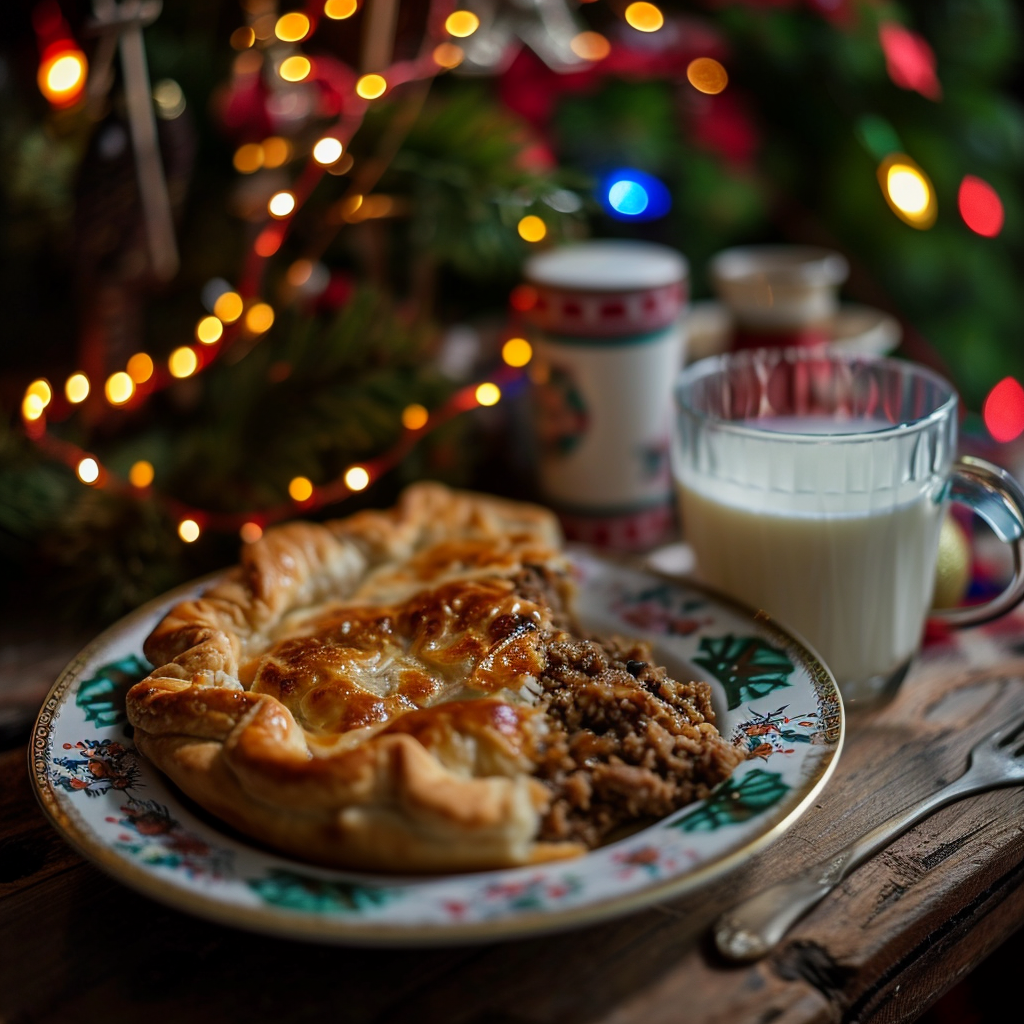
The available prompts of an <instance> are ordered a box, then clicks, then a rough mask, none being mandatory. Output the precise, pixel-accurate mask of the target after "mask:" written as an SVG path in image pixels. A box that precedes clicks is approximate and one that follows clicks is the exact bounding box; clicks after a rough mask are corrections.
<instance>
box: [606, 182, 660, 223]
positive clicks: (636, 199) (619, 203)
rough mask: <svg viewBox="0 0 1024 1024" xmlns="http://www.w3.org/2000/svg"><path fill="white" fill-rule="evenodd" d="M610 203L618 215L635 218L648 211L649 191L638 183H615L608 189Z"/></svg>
mask: <svg viewBox="0 0 1024 1024" xmlns="http://www.w3.org/2000/svg"><path fill="white" fill-rule="evenodd" d="M608 202H609V203H611V204H612V207H613V208H614V210H615V212H616V213H621V214H625V215H626V216H627V217H635V216H636V215H637V214H639V213H643V212H644V210H646V209H647V205H648V203H649V202H650V200H649V199H648V197H647V190H646V189H645V188H644V187H643V185H641V184H640V183H639V182H637V181H626V180H625V179H623V180H622V181H617V182H615V184H614V185H612V187H611V188H610V189H608Z"/></svg>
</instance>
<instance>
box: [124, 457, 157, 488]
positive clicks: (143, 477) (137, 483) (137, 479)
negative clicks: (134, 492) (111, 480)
mask: <svg viewBox="0 0 1024 1024" xmlns="http://www.w3.org/2000/svg"><path fill="white" fill-rule="evenodd" d="M155 475H156V474H155V472H154V470H153V463H152V462H147V461H146V460H145V459H139V461H138V462H133V463H132V468H131V469H129V470H128V480H129V481H130V482H131V485H132V487H140V488H141V487H148V486H149V485H150V484H151V483H152V482H153V477H154V476H155Z"/></svg>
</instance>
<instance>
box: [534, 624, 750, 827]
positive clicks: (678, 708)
mask: <svg viewBox="0 0 1024 1024" xmlns="http://www.w3.org/2000/svg"><path fill="white" fill-rule="evenodd" d="M540 683H541V686H542V687H543V694H542V696H541V703H542V704H543V705H544V706H545V707H546V709H547V712H548V723H549V727H550V732H549V735H548V737H547V740H546V743H545V748H544V750H543V751H542V756H541V759H540V762H539V764H538V767H537V769H536V775H537V776H538V777H539V778H541V779H543V780H544V782H546V783H547V784H548V786H549V787H550V788H551V789H552V790H553V792H554V797H553V800H552V802H551V806H550V808H549V809H548V812H547V814H546V816H545V818H544V820H543V823H542V825H541V831H540V838H542V839H546V840H562V839H574V840H578V841H581V842H584V843H586V844H587V845H588V846H596V845H597V844H598V843H600V842H601V841H602V840H604V839H605V838H607V836H608V835H609V833H611V832H612V831H613V830H614V829H616V828H617V827H618V826H620V825H623V824H626V823H628V822H635V821H637V820H638V819H644V818H660V817H664V816H665V815H666V814H669V813H670V812H672V811H674V810H676V809H677V808H679V807H682V806H683V805H684V804H688V803H691V802H692V801H694V800H699V799H701V798H703V797H705V796H707V795H708V793H709V792H710V791H711V790H712V789H713V788H714V786H716V785H717V784H718V783H719V782H721V781H722V780H723V779H725V778H727V777H728V776H729V775H730V774H731V773H732V770H733V769H734V768H735V767H736V765H737V764H738V763H739V762H740V761H741V760H742V759H743V753H742V751H741V750H740V749H739V748H737V747H734V746H732V745H731V744H729V743H727V742H726V741H725V740H724V739H722V737H721V736H720V735H719V734H718V730H717V729H716V728H715V726H714V720H715V715H714V711H713V710H712V708H711V693H710V688H709V687H708V684H707V683H703V682H699V683H679V682H676V681H674V680H672V679H670V678H669V677H668V675H667V674H666V672H665V670H664V669H663V668H659V667H657V666H655V665H652V664H651V663H650V652H649V651H648V649H647V648H646V646H645V645H643V644H637V643H631V642H629V641H623V640H618V639H613V640H605V641H597V640H580V639H577V638H575V637H572V636H570V635H569V634H567V633H559V634H556V635H555V636H553V637H552V639H551V641H550V642H549V643H548V645H547V668H546V670H545V672H544V674H543V675H542V676H541V678H540Z"/></svg>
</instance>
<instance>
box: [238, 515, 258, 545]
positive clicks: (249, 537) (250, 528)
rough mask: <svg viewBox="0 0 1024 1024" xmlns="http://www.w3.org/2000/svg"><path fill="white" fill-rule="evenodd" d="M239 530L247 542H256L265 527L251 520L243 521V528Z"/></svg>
mask: <svg viewBox="0 0 1024 1024" xmlns="http://www.w3.org/2000/svg"><path fill="white" fill-rule="evenodd" d="M238 532H239V533H240V534H241V537H242V540H244V541H245V543H246V544H255V543H256V541H258V540H259V539H260V537H262V536H263V527H262V526H260V524H259V523H254V522H252V521H251V520H250V521H249V522H248V523H242V528H241V529H240V530H239V531H238Z"/></svg>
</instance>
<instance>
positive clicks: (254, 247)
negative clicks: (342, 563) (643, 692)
mask: <svg viewBox="0 0 1024 1024" xmlns="http://www.w3.org/2000/svg"><path fill="white" fill-rule="evenodd" d="M4 19H5V26H4V32H3V43H2V47H3V48H2V51H0V103H2V110H3V119H2V139H3V148H4V159H3V161H2V164H0V203H2V218H3V224H4V231H3V233H2V236H0V245H2V247H3V264H4V273H3V275H2V276H0V309H2V310H3V323H4V333H3V336H4V339H5V344H4V359H3V364H2V376H0V404H2V408H3V412H4V415H3V417H2V419H0V563H2V564H0V571H2V576H3V578H4V579H5V580H7V581H10V582H11V583H12V593H16V594H17V603H18V606H19V608H20V607H23V606H24V605H25V603H26V602H28V603H30V602H31V601H32V600H33V599H34V598H36V597H39V598H40V599H41V600H43V601H45V602H49V601H50V600H51V599H52V598H53V596H54V595H57V596H58V597H59V599H60V601H61V607H62V608H64V609H66V613H67V615H68V616H69V617H75V618H77V619H81V620H83V621H84V620H86V619H89V620H109V619H111V618H113V617H115V616H116V615H118V614H120V613H121V612H123V611H125V610H127V609H129V608H131V607H134V606H135V605H137V604H138V603H139V602H141V601H142V600H144V599H146V598H148V597H151V596H153V595H155V594H159V593H161V592H163V591H164V590H166V589H167V588H168V587H169V586H171V585H173V584H174V583H176V582H178V581H180V580H182V579H186V578H189V577H191V576H194V575H196V574H197V573H198V572H201V571H204V570H207V569H210V568H212V567H215V566H218V565H222V564H225V563H227V562H230V561H232V560H233V559H234V556H235V552H236V551H237V544H238V537H239V534H240V533H241V534H242V536H243V537H246V538H248V539H251V538H252V537H255V536H257V535H258V534H259V532H260V531H261V530H262V529H263V528H264V527H265V526H267V525H268V524H269V523H271V522H274V521H277V520H279V519H282V518H287V517H289V516H292V515H295V514H319V513H321V512H323V513H324V514H341V513H344V512H345V511H348V510H352V509H354V508H356V507H358V506H359V505H360V504H361V503H362V504H367V503H369V504H378V505H379V504H386V503H388V502H389V501H390V500H391V499H392V498H393V496H394V494H395V493H396V492H397V489H398V488H399V487H400V486H401V485H402V484H403V483H405V482H408V481H409V480H410V479H413V478H416V477H420V476H424V475H426V476H432V477H437V478H441V479H445V480H448V481H450V482H452V483H456V484H469V485H473V486H477V487H481V488H485V489H491V490H499V491H502V490H504V491H515V492H519V493H528V491H529V467H528V465H526V464H525V463H526V460H525V459H524V456H523V450H524V446H523V444H521V443H520V442H519V436H520V433H521V431H520V430H519V429H518V427H517V419H518V414H517V398H516V396H517V395H518V394H519V393H520V392H521V391H522V390H523V385H524V375H525V374H527V373H528V371H529V365H528V364H529V360H530V354H531V353H530V348H529V345H528V344H526V345H525V346H524V345H522V344H519V345H518V346H517V345H515V344H512V345H509V344H507V343H508V342H509V341H510V340H515V339H517V338H519V337H520V335H521V334H523V333H524V331H523V328H522V326H521V317H522V315H523V313H524V312H527V311H528V309H529V306H530V303H531V301H532V300H533V297H532V296H531V294H530V292H531V290H530V288H529V287H525V286H523V285H522V284H521V278H520V274H521V267H522V263H523V260H524V258H525V257H526V256H527V255H529V254H530V253H531V252H534V251H537V250H539V249H543V248H544V247H547V246H550V245H554V244H558V243H559V242H562V241H565V240H571V239H579V238H586V237H594V236H596V237H631V238H641V239H648V240H653V241H657V242H661V243H665V244H667V245H670V246H672V247H674V248H676V249H678V250H679V251H681V252H682V253H684V254H685V255H686V256H687V257H688V259H689V261H690V267H691V277H692V290H693V296H694V298H696V299H697V300H698V302H697V305H696V306H695V316H694V320H693V328H694V329H693V332H692V339H691V349H692V351H691V356H692V355H693V354H694V353H695V352H696V350H697V349H700V348H701V347H702V346H703V348H705V349H707V348H710V349H714V347H715V345H716V344H718V346H719V347H721V344H722V343H723V338H722V336H721V332H722V328H721V324H720V317H719V316H718V314H720V313H721V309H720V308H719V307H717V306H716V305H715V304H714V303H713V302H707V301H704V302H701V301H700V300H708V299H709V298H711V297H712V296H711V291H710V286H709V280H708V270H707V268H708V261H709V259H710V258H711V257H712V255H713V254H714V253H716V252H718V251H720V250H722V249H723V248H725V247H727V246H731V245H735V244H740V243H756V242H782V243H804V244H808V243H809V244H813V245H818V246H824V247H826V248H829V249H833V250H837V251H839V252H841V253H843V254H844V255H845V256H846V258H847V260H848V261H849V263H850V266H851V273H850V276H849V279H848V281H847V282H846V285H845V288H844V301H849V302H852V303H856V304H858V308H859V309H860V310H861V312H862V313H864V312H865V310H866V311H867V314H866V315H867V316H868V324H867V326H868V327H869V328H870V327H875V328H878V327H879V326H883V327H885V326H887V327H888V330H889V333H888V334H887V335H886V337H888V338H889V339H890V344H889V345H888V346H887V349H891V348H892V347H893V345H895V344H896V342H897V341H898V342H899V348H898V349H897V352H898V354H901V355H906V356H908V357H910V358H914V359H917V360H919V361H922V362H926V363H928V364H930V365H932V366H934V367H936V368H938V369H939V370H940V371H941V372H943V373H945V374H946V375H947V376H948V377H950V378H951V379H952V380H953V381H954V383H955V384H956V386H957V387H958V389H959V390H960V391H961V394H962V397H963V402H964V407H965V410H966V418H965V420H964V430H965V434H966V436H967V438H968V439H969V440H971V439H972V438H973V443H975V444H977V445H980V446H982V447H987V448H988V449H991V448H992V447H993V446H995V448H996V449H998V450H997V451H995V452H993V451H991V450H989V451H987V454H988V455H989V456H990V457H994V458H996V459H997V460H1000V459H1001V460H1002V461H1003V462H1004V463H1006V462H1009V463H1011V464H1012V463H1013V458H1014V456H1013V454H1012V452H1013V450H1014V449H1013V441H1014V439H1015V438H1016V437H1017V436H1019V434H1020V432H1021V430H1022V429H1024V390H1022V389H1021V386H1020V384H1019V381H1021V380H1024V345H1022V344H1021V336H1020V326H1019V313H1018V303H1019V301H1020V289H1019V271H1020V267H1021V258H1020V257H1021V252H1022V247H1024V226H1022V225H1024V209H1022V201H1024V196H1022V188H1021V185H1022V182H1024V176H1022V169H1024V115H1022V109H1021V105H1020V102H1019V98H1020V92H1021V83H1022V74H1021V64H1020V52H1021V26H1020V19H1019V13H1018V10H1017V8H1016V6H1015V5H1014V4H1013V3H1012V2H1010V0H971V2H965V0H920V2H916V3H915V2H909V0H907V2H899V3H897V2H881V0H704V2H694V3H682V2H677V0H672V2H665V3H660V2H659V4H658V5H655V4H651V3H644V2H641V3H632V4H629V5H627V4H626V3H625V2H624V0H594V2H588V3H583V4H578V3H576V2H575V0H530V2H525V0H474V3H473V5H471V6H470V5H467V6H466V7H465V9H463V10H461V11H457V10H456V5H455V3H454V2H453V0H401V2H399V0H373V2H370V3H369V4H365V3H364V0H326V3H325V2H323V0H316V2H312V3H308V4H306V5H301V4H298V3H292V2H285V0H282V2H280V3H278V2H276V0H242V2H241V3H239V2H237V0H223V2H218V3H211V2H209V0H173V2H170V3H165V4H163V5H161V3H160V2H159V0H141V2H138V3H136V2H134V0H132V2H130V3H122V4H118V3H117V2H115V0H94V2H93V3H91V4H90V3H88V2H86V0H59V2H58V0H41V2H38V3H30V2H25V0H18V2H16V3H11V4H8V5H6V7H5V12H4ZM894 162H895V167H896V170H895V172H894V171H893V167H894ZM894 173H895V175H896V176H895V177H894ZM872 318H874V319H872ZM888 318H895V321H897V322H898V325H899V326H898V328H897V329H896V331H895V333H893V332H892V329H891V327H892V323H893V320H892V319H888ZM716 331H717V332H718V335H717V336H716ZM876 333H877V332H876ZM884 333H885V331H883V334H884ZM725 341H726V342H727V339H725ZM883 347H885V346H883ZM481 384H483V385H485V386H484V387H483V389H482V390H480V389H479V385H481Z"/></svg>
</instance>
